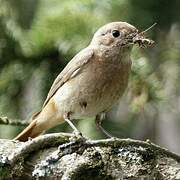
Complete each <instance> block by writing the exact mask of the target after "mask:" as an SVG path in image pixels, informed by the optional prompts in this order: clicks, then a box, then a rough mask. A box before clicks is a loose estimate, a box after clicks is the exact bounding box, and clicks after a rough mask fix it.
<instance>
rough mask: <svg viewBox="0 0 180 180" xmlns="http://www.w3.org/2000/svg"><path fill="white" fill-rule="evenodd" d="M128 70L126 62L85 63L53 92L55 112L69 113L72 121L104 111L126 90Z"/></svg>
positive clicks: (128, 65)
mask: <svg viewBox="0 0 180 180" xmlns="http://www.w3.org/2000/svg"><path fill="white" fill-rule="evenodd" d="M129 70H130V63H121V62H119V64H118V63H117V64H114V63H107V62H103V61H101V60H99V61H92V62H90V63H88V64H87V65H86V66H85V67H84V68H83V69H82V70H81V72H80V73H79V74H78V75H77V76H75V77H74V78H73V79H71V80H69V81H68V82H66V83H65V84H64V85H63V86H62V87H61V88H60V89H59V90H58V92H57V93H56V95H55V99H56V104H57V106H58V108H59V110H60V111H61V113H67V112H71V113H72V115H73V114H74V118H83V117H92V116H95V115H97V114H98V113H100V112H102V111H106V110H108V109H109V108H110V107H111V106H112V105H113V104H114V103H116V102H117V101H118V99H119V98H120V97H121V96H122V94H123V92H124V90H125V88H126V87H127V83H128V75H129Z"/></svg>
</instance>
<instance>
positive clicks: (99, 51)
mask: <svg viewBox="0 0 180 180" xmlns="http://www.w3.org/2000/svg"><path fill="white" fill-rule="evenodd" d="M135 43H138V44H139V45H140V46H146V45H150V44H152V41H151V40H148V39H145V38H144V36H143V33H142V32H141V33H138V30H137V29H136V28H135V27H134V26H132V25H130V24H128V23H126V22H112V23H109V24H106V25H104V26H103V27H101V28H100V29H99V30H98V31H97V32H96V33H95V34H94V37H93V39H92V41H91V43H90V44H89V46H88V47H86V48H85V49H83V50H82V51H80V52H79V53H78V54H77V55H76V56H75V57H74V58H73V59H72V60H71V61H70V62H69V63H68V64H67V66H66V67H65V68H64V70H63V71H62V72H61V73H60V74H59V75H58V76H57V78H56V79H55V81H54V83H53V85H52V87H51V89H50V91H49V93H48V96H47V98H46V100H45V102H44V104H43V107H42V110H41V111H40V112H39V113H37V114H36V115H34V116H33V117H32V122H31V123H30V125H29V126H28V127H26V128H25V129H24V130H23V131H22V132H21V133H20V134H19V135H18V136H17V137H16V138H15V139H16V140H20V141H26V140H28V138H29V137H31V138H34V137H36V136H38V135H40V134H41V133H43V132H44V131H45V130H47V129H49V128H52V127H54V126H56V125H57V124H60V123H63V122H65V121H66V122H68V123H69V125H70V126H71V127H72V128H73V129H74V130H75V131H78V130H77V129H76V127H75V126H74V125H73V124H72V122H71V121H72V120H73V119H83V118H87V117H96V125H97V127H98V128H99V129H100V130H101V131H103V132H104V133H105V134H106V135H107V136H110V135H109V134H108V133H107V132H106V131H105V130H104V129H103V128H102V126H101V119H102V118H101V114H102V113H104V112H107V111H109V110H110V109H111V107H112V106H113V105H114V104H115V103H116V102H117V101H118V100H119V98H120V97H121V96H122V94H123V92H124V91H125V89H126V87H127V84H128V76H129V72H130V69H131V59H130V52H131V49H132V46H133V44H135Z"/></svg>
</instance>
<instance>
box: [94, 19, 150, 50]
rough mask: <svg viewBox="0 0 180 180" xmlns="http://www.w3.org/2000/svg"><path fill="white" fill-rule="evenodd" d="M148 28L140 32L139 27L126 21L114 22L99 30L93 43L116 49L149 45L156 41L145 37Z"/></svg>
mask: <svg viewBox="0 0 180 180" xmlns="http://www.w3.org/2000/svg"><path fill="white" fill-rule="evenodd" d="M153 26H154V25H153ZM151 27H152V26H151ZM151 27H150V28H151ZM147 30H149V28H148V29H147ZM147 30H145V31H143V32H139V31H138V29H136V28H135V27H134V26H132V25H131V24H128V23H126V22H112V23H109V24H106V25H104V26H102V27H101V28H99V29H98V30H97V32H96V33H95V34H94V37H93V39H92V41H91V44H93V45H96V46H101V47H103V46H104V47H107V48H116V49H131V47H132V46H133V45H134V44H138V45H139V46H140V47H147V46H150V45H152V44H153V43H154V41H152V40H150V39H147V38H145V36H144V32H146V31H147Z"/></svg>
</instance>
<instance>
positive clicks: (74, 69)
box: [43, 48, 94, 107]
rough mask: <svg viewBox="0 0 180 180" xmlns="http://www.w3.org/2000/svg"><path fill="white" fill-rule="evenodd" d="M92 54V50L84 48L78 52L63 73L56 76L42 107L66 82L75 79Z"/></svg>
mask: <svg viewBox="0 0 180 180" xmlns="http://www.w3.org/2000/svg"><path fill="white" fill-rule="evenodd" d="M93 54H94V52H93V50H92V49H89V48H86V49H83V50H82V51H80V52H79V53H78V54H77V55H76V56H75V57H74V58H73V59H72V60H71V61H70V62H69V63H68V64H67V65H66V67H65V68H64V69H63V71H62V72H61V73H60V74H59V75H58V76H57V78H56V79H55V81H54V83H53V84H52V86H51V88H50V91H49V93H48V95H47V98H46V100H45V102H44V104H43V107H45V106H46V104H47V103H48V102H49V100H50V99H51V98H52V97H53V95H54V94H55V93H56V92H57V90H58V89H59V88H60V87H61V86H62V85H63V84H64V83H66V82H67V81H68V80H70V79H71V78H73V77H75V76H76V75H77V74H78V73H79V72H80V70H81V69H82V68H83V66H84V65H85V64H87V63H88V62H89V61H90V59H91V58H92V56H93Z"/></svg>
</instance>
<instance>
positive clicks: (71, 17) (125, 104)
mask: <svg viewBox="0 0 180 180" xmlns="http://www.w3.org/2000/svg"><path fill="white" fill-rule="evenodd" d="M111 21H127V22H129V23H131V24H133V25H134V26H136V27H137V28H138V29H140V30H144V29H145V28H147V27H149V26H150V25H152V24H153V23H154V22H157V26H156V27H154V28H153V29H152V30H151V31H149V32H148V34H147V36H148V37H151V38H152V39H153V40H155V41H156V45H155V46H154V47H152V48H149V49H139V48H138V47H134V48H133V51H132V60H133V67H132V73H131V77H130V81H129V86H128V88H127V91H126V93H125V94H124V96H123V97H122V99H121V101H120V103H119V104H118V105H117V106H116V107H114V108H113V109H112V111H111V112H109V113H107V116H106V119H105V120H104V121H103V126H104V127H105V129H107V130H108V131H109V132H111V133H112V134H113V135H114V136H117V137H122V138H128V137H130V138H136V139H143V140H145V139H147V138H148V139H150V140H152V141H153V142H155V143H158V144H160V145H162V146H165V147H167V148H169V149H170V150H172V151H175V152H177V153H180V140H179V139H180V115H179V113H180V91H179V90H180V83H179V82H180V66H179V65H180V1H179V0H173V1H170V0H151V1H150V0H148V1H144V0H111V1H110V0H104V1H98V0H76V1H74V0H68V1H67V0H61V1H60V0H17V1H14V0H0V116H7V117H8V118H11V119H22V120H27V119H29V118H30V116H31V115H32V113H34V112H36V111H38V110H40V108H41V106H42V103H43V101H44V99H45V98H46V95H47V93H48V90H49V88H50V86H51V84H52V82H53V80H54V78H55V77H56V76H57V75H58V74H59V73H60V72H61V70H62V69H63V67H64V66H65V65H66V64H67V63H68V61H69V60H70V59H71V58H72V57H73V56H74V55H75V54H76V53H77V52H78V51H79V50H81V49H82V48H84V47H86V46H87V45H88V43H89V42H90V40H91V38H92V35H93V33H94V32H95V31H96V30H97V29H98V28H99V27H100V26H101V25H104V24H106V23H108V22H111ZM75 124H76V125H77V126H78V128H79V129H80V130H81V131H82V132H83V134H84V135H86V136H88V137H90V138H94V139H98V138H103V137H104V136H103V135H102V134H101V133H99V132H98V131H97V130H96V127H95V123H94V120H93V119H87V120H76V121H75ZM22 128H23V127H16V126H13V127H12V126H5V125H0V137H1V138H12V137H14V136H15V134H17V133H18V132H19V131H20V130H22ZM59 131H64V132H65V131H66V132H71V131H72V130H71V128H69V126H68V125H67V124H62V125H60V126H58V127H56V128H54V129H51V130H49V132H59Z"/></svg>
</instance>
